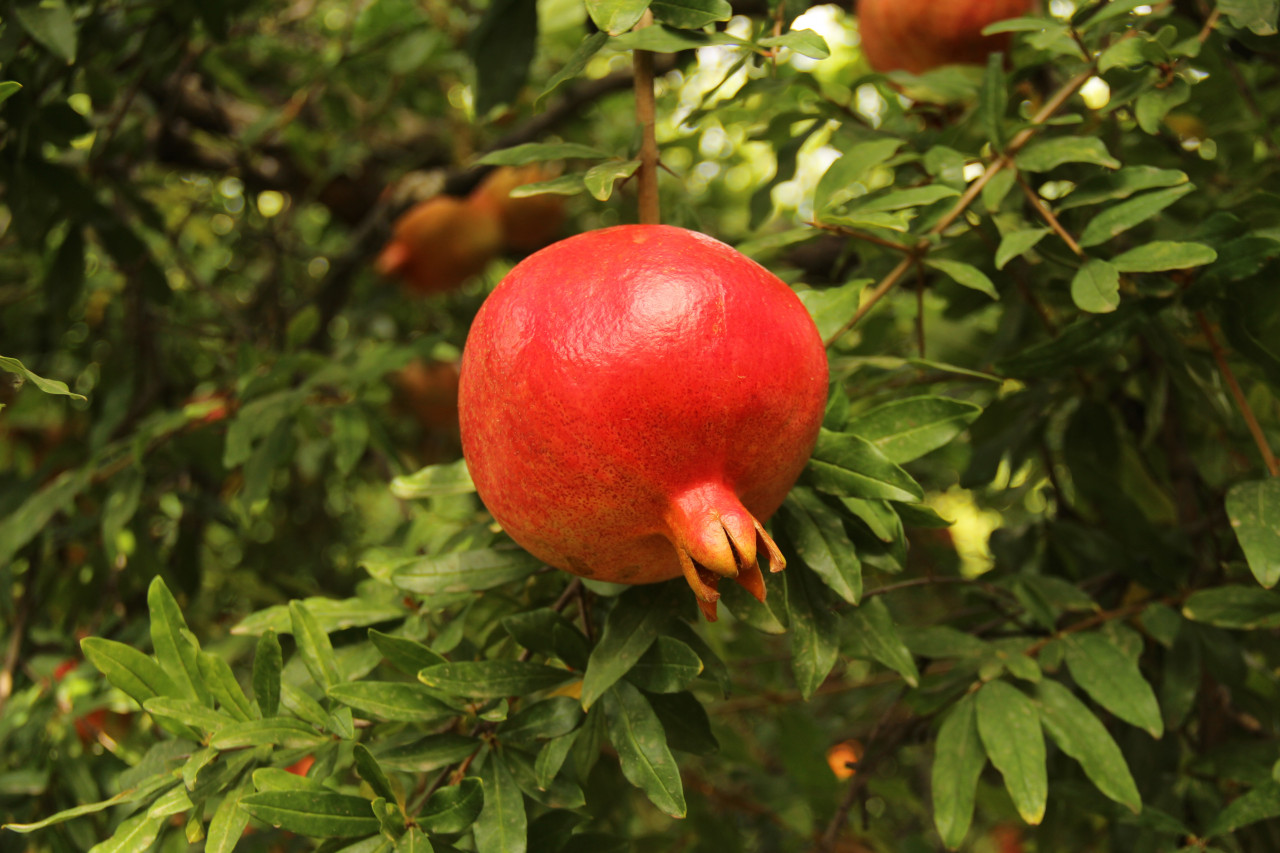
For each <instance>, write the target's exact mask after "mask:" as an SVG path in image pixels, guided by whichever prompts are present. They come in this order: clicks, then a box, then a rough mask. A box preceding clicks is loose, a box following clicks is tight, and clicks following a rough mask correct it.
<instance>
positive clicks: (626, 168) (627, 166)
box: [582, 160, 640, 201]
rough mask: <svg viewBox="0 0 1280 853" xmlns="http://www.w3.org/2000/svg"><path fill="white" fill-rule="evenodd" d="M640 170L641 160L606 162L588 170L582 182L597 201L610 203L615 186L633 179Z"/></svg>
mask: <svg viewBox="0 0 1280 853" xmlns="http://www.w3.org/2000/svg"><path fill="white" fill-rule="evenodd" d="M639 168H640V161H639V160H606V161H605V162H603V163H600V164H597V165H595V166H592V167H591V168H590V169H588V170H587V173H586V174H585V175H583V176H582V182H583V183H584V184H585V185H586V187H587V192H589V193H591V196H592V198H594V199H595V200H596V201H608V200H609V196H611V195H613V185H614V184H615V183H617V182H618V181H620V180H623V179H625V178H629V177H631V176H632V175H634V174H635V172H636V169H639Z"/></svg>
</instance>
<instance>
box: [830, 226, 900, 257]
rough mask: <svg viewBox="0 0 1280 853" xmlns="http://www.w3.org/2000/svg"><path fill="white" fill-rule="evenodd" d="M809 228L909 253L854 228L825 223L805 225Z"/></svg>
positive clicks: (890, 241)
mask: <svg viewBox="0 0 1280 853" xmlns="http://www.w3.org/2000/svg"><path fill="white" fill-rule="evenodd" d="M806 224H807V225H808V226H809V227H810V228H817V229H818V230H819V231H831V232H833V233H836V234H839V235H841V236H843V237H852V238H853V239H855V240H865V241H866V242H868V243H873V244H875V245H877V246H883V247H884V248H886V249H893V250H894V251H895V252H910V251H911V247H910V246H904V245H902V244H901V243H895V242H893V241H892V240H886V239H885V238H884V237H877V236H876V235H875V234H867V233H866V232H864V231H858V230H856V229H854V228H846V227H845V226H843V225H831V224H829V223H826V222H809V223H806Z"/></svg>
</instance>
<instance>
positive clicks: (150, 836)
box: [89, 812, 169, 853]
mask: <svg viewBox="0 0 1280 853" xmlns="http://www.w3.org/2000/svg"><path fill="white" fill-rule="evenodd" d="M168 822H169V818H168V817H167V816H161V817H152V816H151V815H150V814H148V813H146V812H143V813H142V814H137V815H134V816H133V817H131V818H129V819H128V820H126V821H124V822H123V823H121V824H120V825H119V826H117V827H116V831H115V832H114V833H112V835H111V837H110V838H108V839H107V840H106V841H102V842H100V843H98V844H95V845H93V846H92V847H90V848H89V853H139V851H145V850H150V849H151V845H152V844H153V843H154V842H155V840H156V837H157V836H158V835H159V834H160V830H161V828H162V827H164V825H165V824H166V823H168Z"/></svg>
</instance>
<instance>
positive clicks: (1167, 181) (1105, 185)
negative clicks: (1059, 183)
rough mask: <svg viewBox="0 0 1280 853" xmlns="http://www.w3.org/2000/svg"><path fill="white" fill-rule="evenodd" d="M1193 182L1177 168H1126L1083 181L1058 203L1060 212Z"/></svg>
mask: <svg viewBox="0 0 1280 853" xmlns="http://www.w3.org/2000/svg"><path fill="white" fill-rule="evenodd" d="M1188 180H1190V179H1189V178H1188V177H1187V174H1186V172H1180V171H1178V170H1177V169H1157V168H1156V167H1155V166H1126V167H1124V168H1123V169H1121V170H1120V171H1118V172H1109V173H1107V174H1103V175H1098V176H1096V177H1093V178H1090V179H1088V180H1087V181H1084V182H1082V183H1081V184H1080V185H1079V186H1077V187H1076V188H1075V190H1074V191H1072V193H1071V194H1070V195H1068V196H1067V197H1066V198H1064V199H1062V200H1061V201H1059V202H1058V203H1057V207H1058V210H1060V211H1062V210H1070V209H1071V208H1074V207H1084V206H1086V205H1090V204H1100V203H1101V202H1104V201H1115V200H1117V199H1125V198H1129V197H1130V196H1132V195H1133V194H1134V193H1136V192H1141V191H1142V190H1152V189H1160V188H1161V187H1176V186H1180V185H1182V184H1185V183H1187V181H1188Z"/></svg>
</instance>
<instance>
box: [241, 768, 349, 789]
mask: <svg viewBox="0 0 1280 853" xmlns="http://www.w3.org/2000/svg"><path fill="white" fill-rule="evenodd" d="M313 766H314V765H313ZM252 777H253V787H254V788H255V789H256V790H258V791H328V790H330V789H329V788H326V787H325V785H324V783H323V782H321V781H320V780H319V779H312V778H310V777H309V776H299V775H298V774H296V773H292V772H290V771H289V770H286V769H285V768H283V767H259V768H258V769H257V770H255V771H253V774H252Z"/></svg>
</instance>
